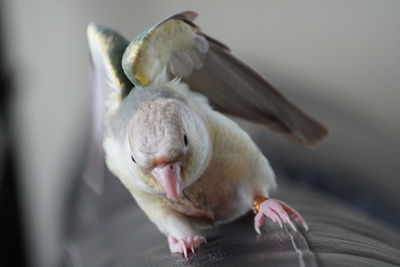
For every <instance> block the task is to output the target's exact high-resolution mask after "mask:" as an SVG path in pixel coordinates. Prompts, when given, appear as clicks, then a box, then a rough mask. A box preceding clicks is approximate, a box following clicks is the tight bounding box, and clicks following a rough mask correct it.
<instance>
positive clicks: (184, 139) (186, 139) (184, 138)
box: [183, 134, 189, 146]
mask: <svg viewBox="0 0 400 267" xmlns="http://www.w3.org/2000/svg"><path fill="white" fill-rule="evenodd" d="M183 142H184V144H185V146H188V144H189V140H188V137H187V136H186V134H184V135H183Z"/></svg>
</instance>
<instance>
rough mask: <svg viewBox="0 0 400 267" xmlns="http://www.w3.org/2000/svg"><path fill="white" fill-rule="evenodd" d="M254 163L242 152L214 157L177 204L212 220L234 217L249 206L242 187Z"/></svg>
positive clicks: (191, 214)
mask: <svg viewBox="0 0 400 267" xmlns="http://www.w3.org/2000/svg"><path fill="white" fill-rule="evenodd" d="M251 169H252V164H251V162H247V161H246V160H243V157H241V155H238V154H229V155H225V156H224V157H223V158H217V159H214V161H213V162H212V164H211V166H210V167H209V168H208V170H207V171H206V172H205V173H204V174H203V175H202V176H201V177H200V178H199V179H198V180H197V181H196V182H195V183H194V184H193V185H191V186H190V187H188V188H186V189H185V190H183V192H182V195H181V196H182V197H181V200H180V201H179V202H174V203H171V204H172V205H173V208H174V209H175V210H177V211H179V212H181V213H183V214H186V215H188V216H192V217H197V218H200V219H202V220H203V219H204V220H206V221H209V222H211V223H213V224H214V223H218V222H223V221H229V220H232V219H234V218H236V217H238V216H240V215H242V214H243V213H244V212H246V211H247V210H248V204H247V202H246V200H245V199H244V197H246V196H245V194H243V191H242V189H243V188H245V187H246V183H247V182H248V178H249V175H250V174H251Z"/></svg>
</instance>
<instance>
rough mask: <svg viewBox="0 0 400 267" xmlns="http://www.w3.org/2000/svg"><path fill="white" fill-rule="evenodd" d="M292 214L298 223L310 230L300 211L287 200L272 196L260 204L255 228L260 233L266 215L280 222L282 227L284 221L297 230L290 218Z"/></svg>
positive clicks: (255, 219)
mask: <svg viewBox="0 0 400 267" xmlns="http://www.w3.org/2000/svg"><path fill="white" fill-rule="evenodd" d="M290 216H292V217H293V219H294V220H295V222H296V223H298V224H301V225H302V226H303V227H304V229H305V230H306V231H308V225H307V223H306V221H305V220H304V219H303V217H302V216H301V215H300V213H298V212H297V211H296V210H295V209H294V208H292V207H291V206H289V205H288V204H286V203H285V202H283V201H280V200H275V199H271V198H270V199H268V200H264V201H263V202H262V203H261V204H260V208H259V212H258V213H257V215H256V216H255V218H254V228H255V230H256V232H257V233H258V234H260V233H261V232H260V226H261V225H262V224H263V222H264V220H265V217H268V218H270V219H271V220H272V221H273V222H275V223H278V224H279V226H280V227H281V228H282V227H283V223H287V224H288V225H289V227H290V228H291V229H292V230H293V231H295V232H297V228H296V226H295V224H294V223H293V222H292V220H291V219H290Z"/></svg>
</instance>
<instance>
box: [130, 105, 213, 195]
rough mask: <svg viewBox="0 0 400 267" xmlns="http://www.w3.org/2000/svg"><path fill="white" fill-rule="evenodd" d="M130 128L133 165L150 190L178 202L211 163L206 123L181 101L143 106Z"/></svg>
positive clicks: (133, 116)
mask: <svg viewBox="0 0 400 267" xmlns="http://www.w3.org/2000/svg"><path fill="white" fill-rule="evenodd" d="M127 130H128V133H127V137H128V138H127V142H128V145H129V151H130V154H131V155H130V156H131V164H133V165H134V168H136V169H137V171H139V173H140V175H139V177H140V179H143V180H144V184H145V185H146V186H147V187H148V189H149V190H150V191H155V192H157V193H165V194H166V195H167V197H168V198H169V199H171V200H175V201H176V200H178V199H179V196H180V193H181V191H182V190H183V189H184V188H186V187H187V186H190V185H191V184H193V183H194V182H195V181H196V179H197V178H199V177H200V175H201V174H202V173H203V172H204V170H205V168H206V167H207V165H208V162H209V158H210V154H211V140H210V135H209V133H208V131H207V128H206V125H205V122H204V121H203V120H202V118H201V117H200V116H199V115H198V114H197V113H196V112H195V111H194V110H193V109H191V108H190V107H189V106H188V105H186V104H185V103H183V102H181V101H179V100H175V99H168V98H159V99H156V100H154V101H152V102H150V103H147V104H144V105H142V106H141V107H139V108H138V110H137V111H136V112H135V113H134V114H133V115H132V117H131V118H130V120H129V123H128V128H127ZM142 182H143V181H142Z"/></svg>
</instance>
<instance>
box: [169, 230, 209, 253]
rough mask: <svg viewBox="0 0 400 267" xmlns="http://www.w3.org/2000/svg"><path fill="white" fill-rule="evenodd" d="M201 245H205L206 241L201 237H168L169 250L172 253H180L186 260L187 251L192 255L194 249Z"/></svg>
mask: <svg viewBox="0 0 400 267" xmlns="http://www.w3.org/2000/svg"><path fill="white" fill-rule="evenodd" d="M202 243H207V240H206V239H205V238H204V237H202V236H198V235H195V236H189V237H186V238H184V239H179V240H178V239H176V238H175V237H173V236H168V244H169V249H170V251H171V252H172V253H181V254H183V255H184V256H185V258H186V259H187V258H188V251H191V252H192V253H193V254H194V252H195V249H196V248H198V247H200V245H201V244H202Z"/></svg>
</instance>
